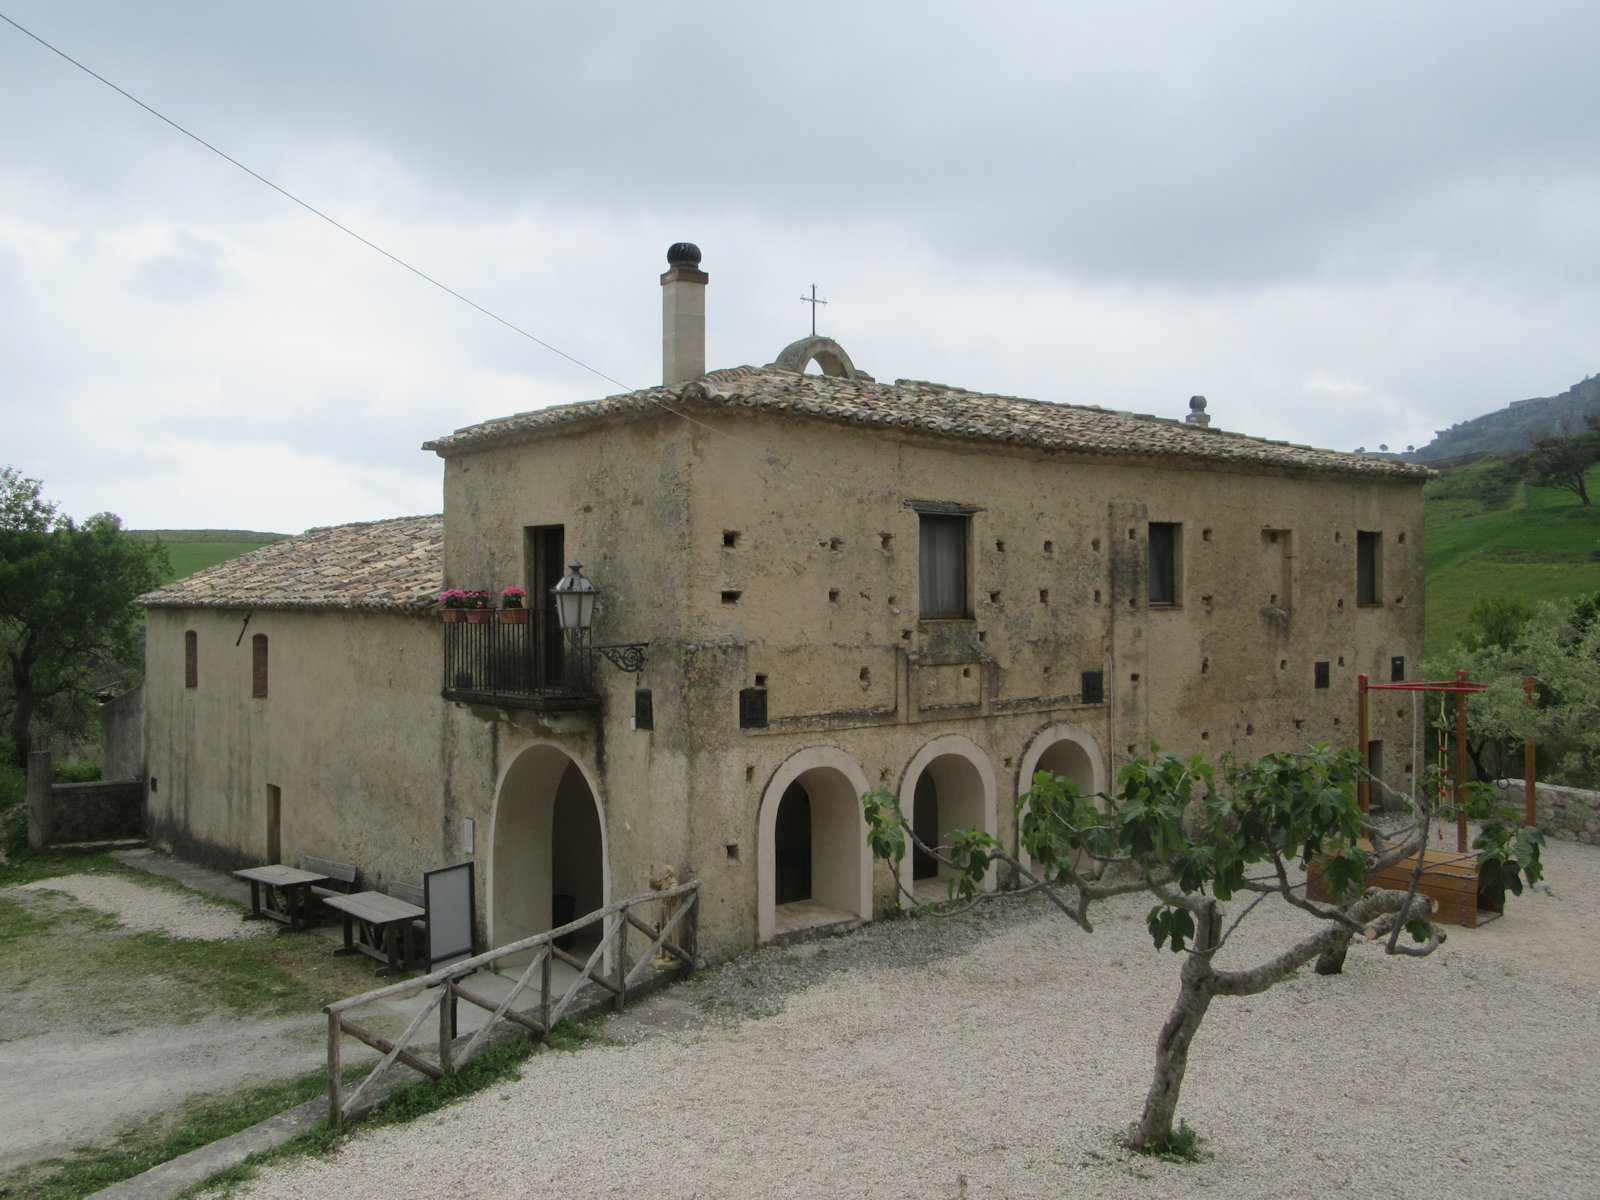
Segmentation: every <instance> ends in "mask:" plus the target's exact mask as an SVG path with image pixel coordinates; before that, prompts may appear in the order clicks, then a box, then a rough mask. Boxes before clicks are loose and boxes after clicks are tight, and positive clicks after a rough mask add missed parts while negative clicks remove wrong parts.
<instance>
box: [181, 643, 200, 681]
mask: <svg viewBox="0 0 1600 1200" xmlns="http://www.w3.org/2000/svg"><path fill="white" fill-rule="evenodd" d="M183 686H184V687H186V688H192V687H199V686H200V635H199V634H197V633H195V631H194V630H192V629H188V630H185V631H184V634H183Z"/></svg>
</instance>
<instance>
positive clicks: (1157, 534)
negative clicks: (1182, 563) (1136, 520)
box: [1150, 521, 1181, 604]
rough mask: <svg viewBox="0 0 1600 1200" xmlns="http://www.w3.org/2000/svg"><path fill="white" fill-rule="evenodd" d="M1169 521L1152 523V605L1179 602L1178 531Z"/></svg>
mask: <svg viewBox="0 0 1600 1200" xmlns="http://www.w3.org/2000/svg"><path fill="white" fill-rule="evenodd" d="M1180 528H1181V526H1179V525H1174V524H1172V523H1170V522H1167V521H1151V522H1150V603H1151V604H1176V603H1177V602H1178V530H1179V529H1180Z"/></svg>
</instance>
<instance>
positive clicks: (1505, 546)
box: [1424, 456, 1600, 656]
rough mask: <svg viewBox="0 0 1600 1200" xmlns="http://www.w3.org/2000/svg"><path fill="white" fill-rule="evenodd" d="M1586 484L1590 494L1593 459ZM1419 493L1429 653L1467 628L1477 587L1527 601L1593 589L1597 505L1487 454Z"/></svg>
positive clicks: (1599, 475)
mask: <svg viewBox="0 0 1600 1200" xmlns="http://www.w3.org/2000/svg"><path fill="white" fill-rule="evenodd" d="M1589 491H1590V494H1591V495H1600V465H1597V466H1595V467H1591V468H1590V471H1589ZM1424 494H1425V495H1426V497H1427V504H1428V508H1427V520H1428V537H1427V557H1426V571H1427V580H1428V634H1427V653H1428V655H1429V656H1433V655H1436V654H1440V653H1443V652H1444V651H1446V650H1448V649H1449V648H1450V646H1451V645H1453V644H1454V643H1455V641H1456V640H1457V639H1458V638H1459V637H1460V636H1461V635H1462V634H1463V633H1464V632H1465V631H1466V630H1467V627H1468V625H1467V614H1468V612H1470V611H1471V609H1472V606H1473V605H1474V604H1475V603H1477V601H1478V600H1479V599H1480V598H1482V597H1484V596H1515V597H1518V598H1520V599H1521V600H1523V601H1525V602H1526V603H1528V604H1529V605H1530V606H1531V605H1533V604H1535V603H1537V602H1539V601H1541V600H1557V599H1561V598H1563V597H1568V596H1578V595H1583V594H1585V593H1593V592H1596V591H1600V506H1596V505H1591V506H1589V507H1584V506H1583V505H1581V504H1580V503H1579V502H1578V498H1577V497H1576V496H1574V495H1573V494H1572V493H1571V492H1567V491H1562V490H1560V489H1557V488H1543V487H1530V486H1529V485H1527V484H1525V483H1522V482H1521V481H1520V480H1518V479H1516V477H1515V476H1514V474H1513V473H1512V472H1511V471H1510V469H1509V468H1507V467H1506V465H1505V464H1504V463H1503V462H1502V461H1501V460H1500V459H1498V458H1494V457H1492V456H1491V457H1488V458H1483V459H1479V460H1478V461H1477V462H1474V463H1469V464H1468V465H1466V466H1462V467H1456V468H1453V469H1451V470H1449V471H1446V472H1444V473H1443V474H1441V475H1440V476H1439V477H1438V478H1437V479H1435V480H1433V481H1432V482H1431V483H1429V484H1428V486H1427V489H1426V492H1425V493H1424Z"/></svg>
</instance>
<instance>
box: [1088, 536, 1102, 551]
mask: <svg viewBox="0 0 1600 1200" xmlns="http://www.w3.org/2000/svg"><path fill="white" fill-rule="evenodd" d="M1089 549H1091V550H1093V551H1094V552H1095V553H1096V554H1099V553H1100V539H1099V538H1090V539H1089Z"/></svg>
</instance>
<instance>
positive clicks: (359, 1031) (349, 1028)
mask: <svg viewBox="0 0 1600 1200" xmlns="http://www.w3.org/2000/svg"><path fill="white" fill-rule="evenodd" d="M699 899H700V884H699V881H697V880H691V881H690V882H688V883H684V884H679V885H678V886H677V887H674V888H669V889H667V890H666V891H661V892H646V893H644V894H642V895H639V896H631V897H629V898H628V899H626V900H618V901H617V902H615V903H614V904H608V905H606V907H604V908H601V909H597V910H595V911H594V912H592V913H590V914H589V915H588V916H585V917H581V918H579V919H578V920H576V921H573V922H571V923H570V924H567V925H562V926H561V927H560V928H557V929H552V930H550V931H549V932H548V933H541V934H536V935H535V936H533V937H529V938H523V939H522V940H521V941H518V942H512V943H510V944H509V945H505V946H499V947H496V948H495V949H493V950H490V951H487V952H486V953H483V954H479V955H477V956H476V957H473V958H468V959H463V960H461V961H459V962H454V963H451V964H450V965H449V966H446V967H441V968H439V969H438V970H437V971H434V972H432V973H431V974H428V975H424V976H421V977H420V978H417V979H409V980H406V981H405V982H403V983H396V984H391V985H390V986H388V987H382V988H377V989H376V990H374V991H370V992H364V993H363V994H361V995H359V996H352V997H350V998H349V999H348V1000H339V1001H337V1002H335V1003H333V1004H330V1005H328V1006H327V1007H326V1008H324V1009H323V1010H322V1011H323V1012H325V1013H327V1014H328V1120H329V1121H330V1122H331V1123H333V1124H334V1125H338V1124H340V1123H341V1122H343V1121H345V1120H348V1119H349V1118H351V1117H352V1116H354V1115H356V1114H357V1113H358V1112H359V1111H360V1109H359V1105H360V1102H361V1097H362V1095H363V1094H364V1093H365V1092H366V1091H367V1088H368V1086H369V1085H371V1083H372V1082H373V1080H375V1079H377V1078H378V1077H379V1076H380V1075H382V1074H383V1072H384V1071H385V1070H387V1069H388V1068H389V1066H390V1065H391V1064H393V1063H395V1062H401V1063H404V1064H405V1065H406V1066H408V1067H410V1068H412V1070H414V1071H417V1072H419V1073H420V1074H422V1075H426V1076H427V1077H428V1078H430V1079H442V1078H444V1076H446V1075H453V1074H455V1072H456V1071H457V1070H459V1069H460V1068H461V1066H462V1065H463V1064H464V1063H466V1062H468V1061H469V1060H470V1059H471V1058H472V1057H473V1056H474V1055H476V1054H477V1053H478V1052H479V1051H480V1050H482V1049H483V1047H484V1045H485V1044H486V1043H487V1041H488V1039H489V1035H490V1033H491V1031H492V1030H494V1028H495V1027H496V1026H498V1025H499V1024H500V1023H501V1022H504V1021H513V1022H515V1023H516V1024H518V1025H522V1026H524V1027H526V1028H527V1029H528V1030H530V1031H531V1032H532V1033H534V1034H535V1035H537V1036H539V1037H544V1036H545V1035H546V1034H548V1033H549V1032H550V1030H551V1029H552V1028H554V1027H555V1024H556V1022H557V1021H559V1020H560V1019H561V1017H562V1015H563V1014H564V1013H566V1011H567V1010H568V1009H569V1008H570V1007H571V1006H572V1003H573V1001H574V1000H575V999H576V998H577V995H578V992H579V989H581V988H582V987H583V986H584V985H585V984H586V983H594V984H596V985H598V986H599V987H600V988H602V989H604V990H605V991H608V992H610V993H611V999H612V1003H613V1005H614V1006H615V1008H616V1010H617V1011H618V1012H621V1011H622V1008H623V1006H624V1005H625V1004H626V1002H627V997H628V989H629V988H632V987H634V985H635V984H637V983H638V981H639V979H640V977H641V976H642V975H643V974H644V973H645V972H646V971H647V970H649V969H650V967H651V964H652V961H653V960H654V958H655V956H656V955H657V954H658V953H662V952H665V953H666V954H668V955H671V956H672V957H673V958H675V959H677V960H678V963H677V964H676V965H682V966H687V967H688V968H689V969H690V970H693V969H694V966H695V957H696V951H695V931H696V928H697V923H698V914H697V913H696V907H697V904H698V901H699ZM657 904H659V905H661V906H662V919H661V921H660V922H659V924H657V925H651V924H649V923H648V922H647V921H645V920H643V919H641V918H640V916H639V915H638V913H637V910H638V909H640V908H643V907H645V906H646V905H657ZM594 925H600V926H601V927H602V937H601V938H600V944H599V945H597V946H596V947H595V948H594V950H593V951H592V952H591V953H590V954H589V957H588V959H587V960H585V959H579V958H575V957H574V956H572V955H570V954H568V953H567V952H566V951H565V950H562V949H561V948H560V947H559V946H557V945H556V940H557V939H558V938H565V937H566V936H567V935H568V934H574V933H580V932H582V931H583V930H585V929H588V928H590V927H591V926H594ZM629 929H635V930H638V931H639V932H640V933H642V934H644V936H645V937H647V938H649V939H650V946H649V949H647V950H646V951H645V952H644V953H643V954H642V955H640V956H639V958H638V959H637V961H635V962H634V963H633V965H632V968H631V969H630V967H629V955H628V931H629ZM680 929H681V932H680V933H679V934H678V936H676V937H674V936H673V933H674V931H675V930H680ZM607 950H612V951H613V953H612V971H611V974H610V976H609V977H608V976H607V975H605V974H602V973H601V967H602V965H603V963H604V961H605V957H606V951H607ZM530 951H531V952H532V954H533V958H532V960H531V961H530V962H529V963H528V964H527V966H526V967H523V968H521V973H520V975H519V977H518V978H517V981H516V983H515V984H513V985H512V988H511V990H510V991H509V992H507V993H506V995H505V997H504V998H503V999H502V1000H500V1001H499V1002H495V1001H493V1000H488V999H485V998H484V997H482V996H479V995H476V994H475V993H473V992H472V991H470V990H469V989H468V988H467V987H466V986H464V983H465V977H466V976H467V975H470V974H471V973H472V972H474V971H477V970H479V969H481V968H484V967H488V966H492V965H493V964H494V963H497V962H499V961H500V960H502V959H504V958H507V957H509V956H511V955H514V954H525V953H528V952H530ZM556 961H559V962H564V963H566V964H567V965H568V966H571V967H574V968H576V969H577V970H578V976H577V978H575V979H574V980H572V982H571V983H569V984H568V985H567V986H566V988H565V989H564V990H563V991H562V992H561V994H560V995H559V996H558V995H556V994H555V992H554V990H553V989H552V987H551V978H550V976H551V967H552V965H553V963H554V962H556ZM536 977H537V987H538V989H539V1003H538V1006H537V1007H536V1008H534V1009H533V1010H532V1012H524V1011H520V1010H518V1009H517V1008H516V1002H517V1000H518V998H519V997H521V996H522V995H523V994H524V993H525V992H527V991H528V990H529V989H530V988H531V987H533V986H535V981H536ZM429 988H431V989H433V995H432V996H431V997H430V998H429V1000H428V1003H427V1004H426V1005H425V1006H424V1007H423V1009H422V1010H421V1011H420V1012H418V1013H417V1015H416V1016H415V1017H413V1018H412V1020H411V1024H410V1025H408V1026H407V1027H406V1031H405V1032H404V1033H402V1034H401V1035H400V1036H399V1037H398V1038H397V1039H395V1040H394V1041H390V1040H389V1039H387V1038H384V1037H381V1036H379V1035H378V1034H377V1033H375V1032H374V1031H372V1030H370V1029H368V1028H366V1027H364V1026H362V1025H360V1024H358V1023H357V1022H356V1021H355V1020H353V1019H352V1018H351V1017H350V1016H349V1015H348V1014H350V1013H352V1012H354V1011H355V1010H357V1009H360V1008H362V1007H364V1006H367V1005H370V1004H374V1003H377V1002H380V1001H384V1000H398V999H403V998H405V997H407V996H414V995H416V994H417V993H418V992H421V991H423V990H424V989H429ZM458 1000H465V1001H467V1002H468V1003H469V1004H475V1005H477V1006H478V1007H479V1008H482V1009H484V1010H486V1011H487V1012H488V1013H489V1014H490V1016H489V1019H488V1020H487V1021H485V1022H484V1024H483V1026H482V1027H481V1028H479V1029H478V1030H477V1031H476V1032H475V1033H474V1034H473V1035H472V1037H471V1038H470V1039H468V1040H467V1041H466V1044H465V1045H464V1046H461V1047H459V1048H458V1047H457V1045H456V1038H455V1036H454V1034H455V1029H454V1026H455V1019H454V1017H455V1008H456V1002H457V1001H458ZM433 1013H437V1016H438V1027H439V1036H438V1043H437V1045H438V1050H437V1058H436V1059H435V1060H431V1061H430V1059H429V1058H427V1057H425V1056H424V1055H423V1054H422V1053H414V1052H413V1051H412V1050H411V1049H409V1048H408V1047H410V1045H411V1040H412V1038H414V1037H415V1036H416V1035H417V1032H418V1030H420V1029H421V1028H422V1026H423V1024H424V1023H425V1022H426V1021H427V1019H428V1017H429V1015H430V1014H433ZM347 1033H348V1034H349V1035H350V1036H351V1037H354V1038H356V1039H357V1040H359V1041H362V1042H365V1043H366V1044H367V1045H369V1046H371V1047H372V1048H373V1049H374V1050H377V1051H380V1052H381V1053H382V1054H383V1059H382V1061H381V1062H379V1063H378V1065H377V1066H375V1067H374V1068H373V1069H372V1070H371V1072H370V1073H368V1075H367V1076H366V1078H364V1079H363V1080H361V1082H360V1083H359V1084H357V1085H356V1087H355V1088H354V1089H353V1090H352V1091H351V1092H350V1094H349V1095H348V1096H346V1095H345V1094H344V1062H343V1037H344V1035H345V1034H347Z"/></svg>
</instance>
